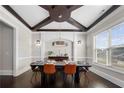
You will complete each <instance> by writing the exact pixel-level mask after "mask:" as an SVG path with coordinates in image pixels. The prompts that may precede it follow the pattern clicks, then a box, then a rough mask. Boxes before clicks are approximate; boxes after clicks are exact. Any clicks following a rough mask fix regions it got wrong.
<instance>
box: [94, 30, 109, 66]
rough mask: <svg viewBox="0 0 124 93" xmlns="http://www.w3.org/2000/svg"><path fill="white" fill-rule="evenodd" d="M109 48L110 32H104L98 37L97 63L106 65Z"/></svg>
mask: <svg viewBox="0 0 124 93" xmlns="http://www.w3.org/2000/svg"><path fill="white" fill-rule="evenodd" d="M107 48H108V32H107V31H106V32H102V33H100V34H98V35H97V36H96V61H97V62H98V63H102V64H106V62H107V55H108V52H107Z"/></svg>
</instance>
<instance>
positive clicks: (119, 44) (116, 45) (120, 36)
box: [111, 23, 124, 68]
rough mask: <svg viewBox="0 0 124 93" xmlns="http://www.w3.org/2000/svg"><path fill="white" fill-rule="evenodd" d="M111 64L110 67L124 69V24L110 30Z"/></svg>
mask: <svg viewBox="0 0 124 93" xmlns="http://www.w3.org/2000/svg"><path fill="white" fill-rule="evenodd" d="M111 38H112V39H111V40H112V46H111V47H112V48H111V62H112V66H116V67H120V68H124V23H121V24H119V25H118V26H115V27H113V28H112V29H111Z"/></svg>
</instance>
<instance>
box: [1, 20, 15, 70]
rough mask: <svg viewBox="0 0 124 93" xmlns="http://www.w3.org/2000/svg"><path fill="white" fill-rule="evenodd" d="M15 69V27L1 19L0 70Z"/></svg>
mask: <svg viewBox="0 0 124 93" xmlns="http://www.w3.org/2000/svg"><path fill="white" fill-rule="evenodd" d="M12 69H13V28H11V27H9V26H8V25H6V24H4V23H3V22H1V21H0V70H4V71H5V70H9V71H12Z"/></svg>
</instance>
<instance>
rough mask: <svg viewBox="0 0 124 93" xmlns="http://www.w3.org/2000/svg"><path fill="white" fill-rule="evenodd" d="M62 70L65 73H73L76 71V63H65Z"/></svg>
mask: <svg viewBox="0 0 124 93" xmlns="http://www.w3.org/2000/svg"><path fill="white" fill-rule="evenodd" d="M64 72H65V73H66V74H75V73H76V65H75V64H66V65H65V66H64Z"/></svg>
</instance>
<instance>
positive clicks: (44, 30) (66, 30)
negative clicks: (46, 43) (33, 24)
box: [36, 29, 82, 32]
mask: <svg viewBox="0 0 124 93" xmlns="http://www.w3.org/2000/svg"><path fill="white" fill-rule="evenodd" d="M40 31H41V32H59V31H63V32H82V30H78V29H38V30H37V31H36V32H40Z"/></svg>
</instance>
